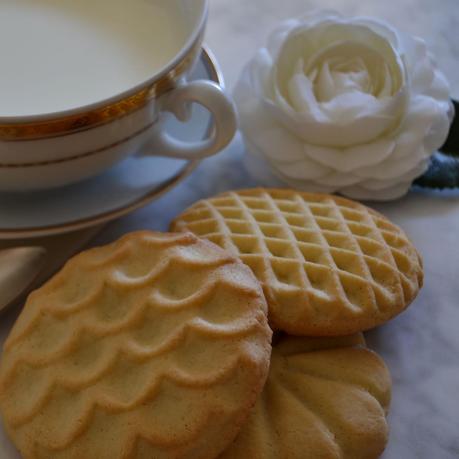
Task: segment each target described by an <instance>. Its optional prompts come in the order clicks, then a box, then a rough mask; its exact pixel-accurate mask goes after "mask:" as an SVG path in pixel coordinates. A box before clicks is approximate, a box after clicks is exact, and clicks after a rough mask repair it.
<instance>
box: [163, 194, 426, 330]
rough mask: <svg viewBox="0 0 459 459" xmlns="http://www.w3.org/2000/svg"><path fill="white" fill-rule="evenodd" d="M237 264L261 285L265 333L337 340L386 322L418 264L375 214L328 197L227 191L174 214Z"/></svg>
mask: <svg viewBox="0 0 459 459" xmlns="http://www.w3.org/2000/svg"><path fill="white" fill-rule="evenodd" d="M171 229H172V230H173V231H191V232H192V233H194V234H196V235H197V236H199V237H205V238H207V239H209V240H210V241H212V242H215V243H216V244H218V245H219V246H220V247H223V248H224V249H226V250H228V251H229V252H230V253H232V254H233V255H235V256H238V257H239V258H240V259H241V260H242V261H243V262H244V263H245V264H247V265H248V266H250V268H252V271H253V272H254V273H255V275H256V276H257V278H258V280H259V281H260V282H261V284H262V286H263V289H264V292H265V295H266V298H267V301H268V306H269V321H270V324H271V327H272V328H273V329H275V330H283V331H285V332H287V333H289V334H291V335H299V336H343V335H350V334H352V333H357V332H361V331H364V330H368V329H370V328H373V327H376V326H378V325H381V324H383V323H385V322H387V321H388V320H389V319H391V318H393V317H394V316H396V315H397V314H399V313H401V312H402V311H403V310H404V309H405V308H407V307H408V306H409V304H410V303H411V302H412V301H413V300H414V298H415V297H416V295H417V294H418V292H419V289H420V287H421V286H422V282H423V269H422V260H421V257H420V256H419V254H418V252H417V251H416V249H415V247H414V246H413V244H412V243H411V242H410V241H409V239H408V237H407V236H406V234H405V233H404V232H403V231H402V230H401V228H399V227H398V226H396V225H394V224H393V223H391V222H390V221H389V220H387V218H385V217H384V216H383V215H381V214H379V213H377V212H375V211H374V210H372V209H369V208H368V207H365V206H363V205H361V204H359V203H357V202H354V201H350V200H348V199H344V198H340V197H337V196H331V195H325V194H315V193H302V192H298V191H295V190H289V189H285V190H282V189H249V190H239V191H230V192H227V193H223V194H220V195H218V196H215V197H213V198H209V199H205V200H203V201H200V202H198V203H196V204H194V205H193V206H191V207H190V208H189V209H187V210H185V212H184V213H183V214H182V215H180V216H178V217H177V218H176V219H175V221H174V222H173V223H172V225H171Z"/></svg>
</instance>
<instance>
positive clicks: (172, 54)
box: [0, 0, 236, 191]
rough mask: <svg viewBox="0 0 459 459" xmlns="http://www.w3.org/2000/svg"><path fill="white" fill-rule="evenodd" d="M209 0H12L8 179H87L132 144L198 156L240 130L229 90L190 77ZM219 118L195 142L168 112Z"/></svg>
mask: <svg viewBox="0 0 459 459" xmlns="http://www.w3.org/2000/svg"><path fill="white" fill-rule="evenodd" d="M207 10H208V0H2V1H1V2H0V55H1V56H2V71H1V72H0V191H28V190H36V189H43V188H50V187H58V186H61V185H65V184H70V183H73V182H77V181H80V180H82V179H85V178H88V177H90V176H94V175H96V174H99V173H100V172H102V171H103V170H105V169H107V168H108V167H110V166H111V165H113V164H114V163H116V162H118V161H119V160H121V159H123V158H125V157H126V156H128V155H130V154H135V153H138V152H140V151H142V152H143V153H145V152H148V153H150V154H152V155H158V156H171V157H176V158H186V159H199V158H204V157H206V156H210V155H213V154H215V153H217V152H218V151H220V150H221V149H222V148H223V147H225V146H226V145H227V144H228V143H229V142H230V140H231V139H232V137H233V135H234V133H235V130H236V118H235V113H234V107H233V104H232V102H231V100H230V99H229V98H228V97H227V96H226V95H225V94H224V92H223V91H222V89H221V88H220V87H219V86H218V85H216V84H215V83H212V82H210V81H204V80H203V81H195V82H190V83H188V82H187V81H186V77H187V75H188V74H189V72H190V70H191V69H192V66H193V64H194V62H195V61H196V59H197V58H198V56H199V55H200V51H201V42H202V38H203V33H204V29H205V25H206V20H207ZM191 102H196V103H199V104H201V105H203V106H205V107H206V108H207V109H208V110H209V111H210V112H211V113H212V114H213V118H214V126H215V127H214V129H213V130H212V132H211V133H210V137H209V138H207V139H204V140H202V141H199V142H194V143H185V142H181V141H179V140H177V139H174V138H171V136H169V135H168V134H167V133H166V132H164V130H163V126H162V123H161V122H160V121H161V112H163V111H169V112H172V113H174V114H175V116H177V118H179V119H180V120H185V119H186V118H187V114H188V111H189V110H188V109H189V105H190V103H191Z"/></svg>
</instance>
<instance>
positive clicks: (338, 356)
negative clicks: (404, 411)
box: [219, 335, 391, 459]
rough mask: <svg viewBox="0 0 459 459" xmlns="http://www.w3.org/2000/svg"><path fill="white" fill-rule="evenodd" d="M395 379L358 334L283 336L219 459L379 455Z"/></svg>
mask: <svg viewBox="0 0 459 459" xmlns="http://www.w3.org/2000/svg"><path fill="white" fill-rule="evenodd" d="M390 393H391V380H390V375H389V372H388V370H387V368H386V366H385V364H384V362H383V361H382V360H381V359H380V358H379V357H378V356H377V355H376V354H374V353H373V352H371V351H369V350H368V349H366V348H364V347H363V338H362V337H361V335H360V336H359V335H356V336H351V337H344V338H303V337H284V338H282V339H281V340H280V342H279V343H277V344H275V345H274V346H273V355H272V361H271V369H270V372H269V376H268V381H267V383H266V386H265V389H264V390H263V393H262V395H261V397H260V399H259V401H258V402H257V404H256V406H255V408H254V410H253V412H252V414H251V416H250V418H249V421H248V423H247V424H246V425H245V426H244V427H243V428H242V430H241V432H240V433H239V435H238V437H237V438H236V440H235V441H234V443H233V444H232V445H231V446H230V447H229V449H228V450H227V451H225V452H224V453H223V454H222V455H221V456H220V458H219V459H240V458H244V459H318V458H324V459H325V458H326V459H374V458H377V457H379V456H380V455H381V454H382V452H383V451H384V448H385V446H386V444H387V440H388V432H389V431H388V425H387V421H386V414H387V410H388V407H389V403H390Z"/></svg>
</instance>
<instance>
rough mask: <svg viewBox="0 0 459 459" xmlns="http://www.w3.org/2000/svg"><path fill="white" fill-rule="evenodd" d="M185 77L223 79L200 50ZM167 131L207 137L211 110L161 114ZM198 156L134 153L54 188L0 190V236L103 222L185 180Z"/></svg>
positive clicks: (184, 136)
mask: <svg viewBox="0 0 459 459" xmlns="http://www.w3.org/2000/svg"><path fill="white" fill-rule="evenodd" d="M189 79H190V80H201V79H206V80H212V81H215V82H216V83H218V84H220V85H221V86H223V84H224V83H223V78H222V75H221V72H220V69H219V66H218V63H217V61H216V60H215V58H214V56H213V55H212V53H211V52H210V51H209V50H208V49H206V48H203V51H202V55H201V57H200V59H199V61H198V63H197V64H196V67H195V69H194V71H193V72H192V74H191V77H190V78H189ZM164 123H165V125H166V130H167V132H168V133H170V134H171V135H173V136H174V137H177V138H178V139H181V140H187V141H193V140H200V139H203V138H205V137H207V134H208V132H209V130H210V129H212V119H211V115H210V113H209V112H208V111H207V110H205V109H204V108H203V107H201V106H197V105H194V106H193V109H192V116H191V118H190V120H189V121H188V122H187V123H181V122H179V121H178V120H177V119H176V118H174V117H173V116H172V115H169V114H166V115H164ZM199 162H200V161H199V160H194V161H184V160H177V159H171V158H160V157H147V156H133V157H130V158H128V159H126V160H124V161H122V162H121V163H119V164H117V165H116V166H114V167H112V168H111V169H109V170H108V171H106V172H104V173H103V174H102V175H99V176H98V177H95V178H92V179H90V180H86V181H84V182H81V183H78V184H75V185H70V186H66V187H62V188H59V189H53V190H46V191H39V192H33V193H0V239H18V238H31V237H38V236H50V235H55V234H62V233H67V232H71V231H76V230H80V229H83V228H88V227H91V226H95V225H99V224H101V223H106V222H109V221H111V220H115V219H117V218H119V217H122V216H123V215H126V214H128V213H130V212H133V211H134V210H137V209H139V208H141V207H143V206H145V205H146V204H149V203H150V202H152V201H154V200H156V199H158V198H159V197H161V196H162V195H163V194H165V193H167V192H168V191H169V190H171V189H172V188H173V187H175V186H176V185H177V184H179V183H180V182H181V181H182V180H184V179H185V178H186V177H187V176H188V175H189V174H190V173H191V172H192V171H193V170H194V169H195V168H196V167H197V165H198V164H199Z"/></svg>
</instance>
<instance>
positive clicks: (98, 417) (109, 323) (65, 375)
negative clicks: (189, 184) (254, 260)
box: [0, 232, 271, 459]
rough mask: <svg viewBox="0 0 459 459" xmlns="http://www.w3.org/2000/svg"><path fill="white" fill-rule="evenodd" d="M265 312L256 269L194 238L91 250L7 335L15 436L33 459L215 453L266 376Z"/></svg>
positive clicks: (2, 393)
mask: <svg viewBox="0 0 459 459" xmlns="http://www.w3.org/2000/svg"><path fill="white" fill-rule="evenodd" d="M266 310H267V305H266V301H265V299H264V296H263V292H262V290H261V287H260V285H259V283H258V282H257V280H256V279H255V277H254V276H253V274H252V273H251V271H250V269H249V268H247V267H246V266H244V265H243V264H242V263H241V262H240V261H239V260H237V259H235V258H234V257H232V256H230V255H229V254H227V253H226V252H224V251H223V250H221V249H220V248H219V247H217V246H215V245H214V244H212V243H210V242H208V241H201V240H199V239H198V238H196V237H195V236H194V235H192V234H178V235H173V234H159V233H153V232H140V233H133V234H131V235H128V236H126V237H124V238H122V239H121V240H119V241H117V242H115V243H113V244H111V245H108V246H105V247H101V248H96V249H93V250H90V251H87V252H84V253H82V254H80V255H78V256H76V257H75V258H74V259H72V260H71V261H70V262H69V263H68V264H67V265H66V266H65V267H64V268H63V269H62V271H61V272H60V273H59V274H57V275H56V276H55V277H54V278H53V279H52V280H51V281H50V282H48V283H47V284H46V285H45V286H43V287H42V288H40V289H39V290H37V291H35V292H34V293H33V294H32V295H31V296H30V297H29V299H28V301H27V303H26V305H25V308H24V310H23V311H22V313H21V315H20V316H19V319H18V320H17V322H16V324H15V326H14V328H13V330H12V332H11V334H10V336H9V337H8V340H7V341H6V344H5V348H4V352H3V357H2V362H1V366H0V409H1V412H2V415H3V420H4V424H5V426H6V429H7V432H8V434H9V436H10V437H11V439H12V440H13V441H14V443H15V444H16V446H17V448H18V449H19V451H20V452H21V453H22V455H23V456H24V458H25V459H64V458H65V459H69V458H71V459H82V458H84V459H117V458H120V459H121V458H122V459H134V458H135V459H147V458H148V459H151V458H155V459H167V458H174V459H178V458H200V459H212V458H215V457H217V456H218V455H219V454H220V453H221V452H222V451H223V450H224V449H225V448H226V447H227V446H228V445H229V444H230V443H231V441H232V440H234V438H235V436H236V435H237V433H238V431H239V429H240V426H241V425H242V424H243V423H244V421H245V420H246V418H247V416H248V415H249V412H250V410H251V408H252V407H253V405H254V404H255V402H256V399H257V397H258V395H259V393H260V392H261V390H262V387H263V385H264V382H265V380H266V376H267V373H268V366H269V357H270V350H271V348H270V340H271V330H270V329H269V327H268V324H267V317H266V312H267V311H266Z"/></svg>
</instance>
